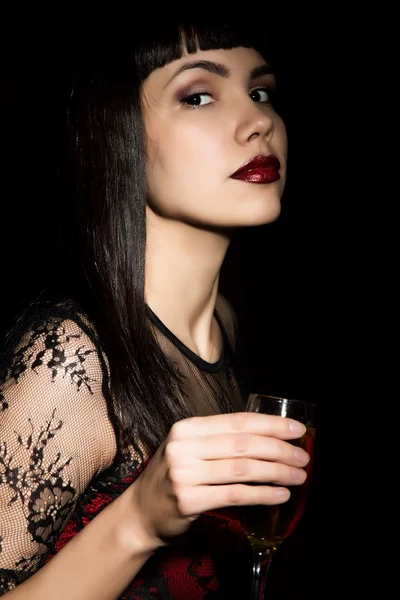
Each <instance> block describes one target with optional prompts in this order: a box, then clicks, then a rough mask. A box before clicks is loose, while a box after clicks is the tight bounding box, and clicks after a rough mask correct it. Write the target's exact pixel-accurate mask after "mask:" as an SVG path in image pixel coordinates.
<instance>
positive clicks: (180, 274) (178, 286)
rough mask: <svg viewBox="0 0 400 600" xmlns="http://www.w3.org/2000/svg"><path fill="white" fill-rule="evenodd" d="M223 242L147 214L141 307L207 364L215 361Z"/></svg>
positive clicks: (213, 234)
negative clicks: (143, 298) (152, 313)
mask: <svg viewBox="0 0 400 600" xmlns="http://www.w3.org/2000/svg"><path fill="white" fill-rule="evenodd" d="M229 242H230V237H229V236H228V235H227V234H225V233H221V232H216V231H210V230H206V229H199V228H198V227H194V226H192V225H188V224H185V223H181V222H177V221H172V220H168V219H165V218H163V217H160V216H158V215H156V214H155V213H153V212H151V211H148V226H147V243H146V276H145V293H146V302H147V304H148V305H149V306H150V308H151V309H152V310H153V312H155V314H156V315H157V316H158V317H159V319H160V320H161V321H162V322H163V323H164V324H165V325H166V327H168V329H170V330H171V331H172V332H173V333H174V334H175V335H176V336H177V337H178V339H180V340H181V341H182V342H183V343H184V344H185V345H186V346H188V347H189V348H190V349H191V350H193V351H194V352H195V353H196V354H198V355H199V356H201V357H202V358H204V359H205V360H208V361H210V359H211V358H214V359H215V360H217V358H218V356H219V350H220V348H219V346H220V340H219V329H218V327H217V325H216V323H215V320H214V319H213V314H214V308H215V303H216V299H217V294H218V282H219V272H220V269H221V266H222V263H223V261H224V258H225V255H226V251H227V249H228V246H229ZM210 362H212V360H211V361H210Z"/></svg>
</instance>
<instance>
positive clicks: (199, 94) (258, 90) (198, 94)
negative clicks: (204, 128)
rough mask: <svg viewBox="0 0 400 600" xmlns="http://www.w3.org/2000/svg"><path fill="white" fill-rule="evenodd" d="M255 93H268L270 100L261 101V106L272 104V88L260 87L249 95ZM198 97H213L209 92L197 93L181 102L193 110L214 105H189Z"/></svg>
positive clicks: (185, 97)
mask: <svg viewBox="0 0 400 600" xmlns="http://www.w3.org/2000/svg"><path fill="white" fill-rule="evenodd" d="M254 92H266V94H267V95H268V100H264V101H260V104H264V103H265V104H271V102H272V98H273V92H274V90H272V89H271V88H268V87H258V88H254V89H253V90H251V92H249V94H250V95H251V94H254ZM196 96H200V97H201V96H209V97H212V94H210V93H209V92H196V93H195V94H189V95H188V96H184V97H183V98H181V100H180V102H181V104H183V105H185V106H188V107H190V108H192V109H196V108H201V106H208V104H212V103H207V104H189V100H191V99H192V98H196Z"/></svg>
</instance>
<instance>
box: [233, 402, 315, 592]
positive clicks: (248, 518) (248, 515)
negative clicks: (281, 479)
mask: <svg viewBox="0 0 400 600" xmlns="http://www.w3.org/2000/svg"><path fill="white" fill-rule="evenodd" d="M246 411H251V412H260V413H266V414H270V415H280V416H282V417H290V418H291V419H295V420H296V421H300V422H301V423H304V425H305V426H306V427H307V429H306V432H305V433H304V435H303V436H302V437H301V438H299V439H295V440H287V441H290V443H292V444H295V445H296V446H300V447H301V448H304V450H306V452H308V453H309V454H310V457H311V458H310V461H309V463H308V464H307V466H306V467H305V470H306V472H307V479H306V481H305V482H304V483H303V484H302V485H296V486H291V487H289V490H290V498H289V500H288V501H287V502H284V503H283V504H279V505H275V506H265V505H259V506H246V507H242V509H241V511H240V520H241V523H242V526H243V528H244V531H245V533H246V535H247V538H248V540H249V542H250V546H251V548H252V554H253V578H252V595H251V600H262V599H263V597H264V589H265V584H266V580H267V573H268V571H269V566H270V563H271V559H272V556H273V555H274V553H275V552H276V550H277V549H278V548H279V546H280V545H281V543H282V542H283V541H284V540H285V539H286V538H287V537H288V536H289V535H291V533H292V532H293V530H294V529H295V527H296V525H297V524H298V522H299V521H300V519H301V516H302V515H303V513H304V509H305V507H306V503H307V492H308V488H309V485H310V474H311V468H312V463H313V454H314V442H315V405H314V404H312V403H311V402H305V401H303V400H294V399H288V398H278V397H275V396H267V395H263V394H250V396H249V398H248V401H247V405H246ZM269 485H273V484H269Z"/></svg>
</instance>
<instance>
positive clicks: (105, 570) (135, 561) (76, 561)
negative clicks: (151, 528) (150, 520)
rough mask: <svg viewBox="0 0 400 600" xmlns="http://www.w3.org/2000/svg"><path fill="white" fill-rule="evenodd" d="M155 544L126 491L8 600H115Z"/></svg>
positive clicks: (11, 593) (8, 597)
mask: <svg viewBox="0 0 400 600" xmlns="http://www.w3.org/2000/svg"><path fill="white" fill-rule="evenodd" d="M155 550H156V545H155V544H154V543H153V542H152V541H151V540H150V539H149V537H148V536H147V535H146V533H145V532H144V531H143V529H142V527H141V524H140V515H135V514H133V510H132V505H131V489H130V488H129V489H128V490H127V491H126V492H125V493H124V494H122V495H121V496H120V497H119V498H118V499H117V500H115V501H114V502H112V504H110V506H108V507H107V508H106V509H104V510H103V511H102V512H101V513H100V514H99V515H98V516H97V517H95V518H94V519H93V521H92V522H91V523H90V524H89V525H88V526H87V527H85V528H84V529H83V530H82V531H81V532H80V533H79V534H77V535H76V536H75V537H74V538H73V539H72V540H71V541H70V542H69V543H68V544H67V545H66V546H65V547H64V548H63V549H62V550H61V551H60V552H59V553H58V554H56V556H54V558H52V559H51V560H50V561H49V562H48V563H47V564H46V565H45V566H43V567H42V568H41V569H40V570H39V571H38V572H37V573H36V574H34V575H33V576H32V577H31V578H30V579H28V580H27V581H26V582H25V583H23V584H21V585H20V586H18V587H17V588H15V589H14V590H12V591H11V592H9V593H8V594H6V597H7V600H8V599H10V600H28V599H29V600H53V599H54V598H57V599H58V600H115V599H116V598H118V596H119V594H120V593H121V592H122V591H123V590H124V589H125V588H126V587H127V586H128V584H129V582H130V581H131V580H132V579H133V578H134V577H135V575H136V574H137V573H138V571H139V570H140V568H141V567H142V566H143V564H144V563H145V562H146V561H147V560H148V559H149V558H150V557H151V556H152V554H153V553H154V551H155Z"/></svg>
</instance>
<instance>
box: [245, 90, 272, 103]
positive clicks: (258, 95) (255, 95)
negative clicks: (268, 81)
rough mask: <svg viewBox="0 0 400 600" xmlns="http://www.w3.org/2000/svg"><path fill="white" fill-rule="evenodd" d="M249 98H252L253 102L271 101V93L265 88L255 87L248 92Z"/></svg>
mask: <svg viewBox="0 0 400 600" xmlns="http://www.w3.org/2000/svg"><path fill="white" fill-rule="evenodd" d="M250 98H251V99H252V100H254V102H271V100H272V93H271V90H268V89H267V88H257V89H255V90H252V91H251V92H250Z"/></svg>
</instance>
